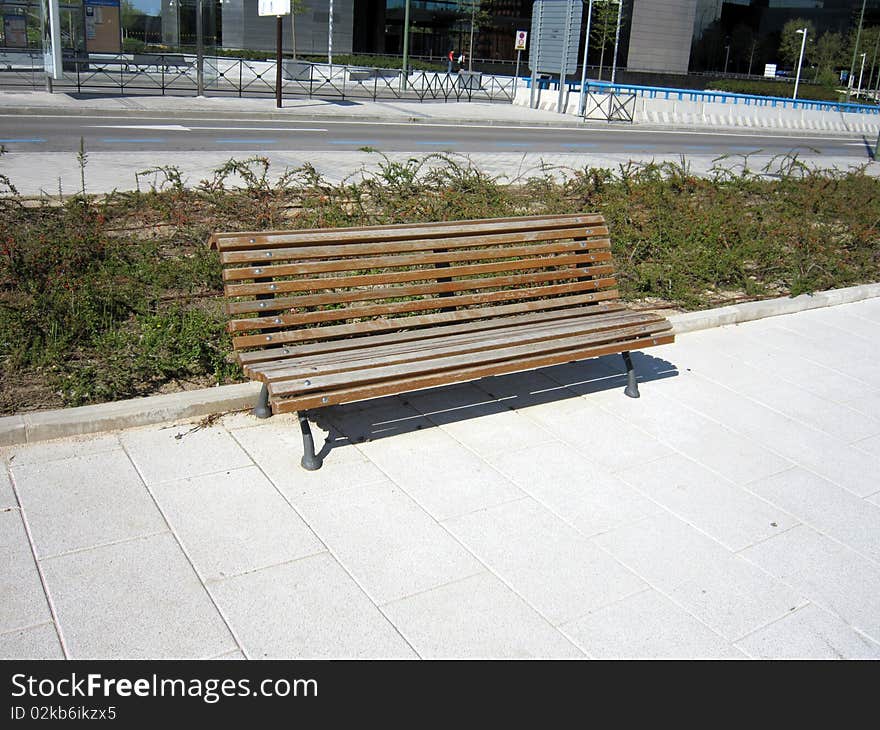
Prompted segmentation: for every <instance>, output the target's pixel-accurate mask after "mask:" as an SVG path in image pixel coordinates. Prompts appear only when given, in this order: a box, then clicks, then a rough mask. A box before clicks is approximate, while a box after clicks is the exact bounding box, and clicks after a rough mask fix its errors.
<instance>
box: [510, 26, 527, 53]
mask: <svg viewBox="0 0 880 730" xmlns="http://www.w3.org/2000/svg"><path fill="white" fill-rule="evenodd" d="M528 37H529V34H528V33H527V32H526V31H524V30H518V31H517V32H516V43H515V44H514V46H513V50H514V51H524V50H526V41H527V40H528Z"/></svg>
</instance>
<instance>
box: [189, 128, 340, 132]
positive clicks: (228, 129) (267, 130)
mask: <svg viewBox="0 0 880 730" xmlns="http://www.w3.org/2000/svg"><path fill="white" fill-rule="evenodd" d="M189 129H191V130H192V129H198V130H202V129H210V130H213V131H215V132H221V131H223V132H327V131H329V130H327V129H316V128H308V129H307V128H305V127H190V128H189Z"/></svg>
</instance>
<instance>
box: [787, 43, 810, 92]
mask: <svg viewBox="0 0 880 730" xmlns="http://www.w3.org/2000/svg"><path fill="white" fill-rule="evenodd" d="M795 33H801V34H802V35H803V36H804V37H803V38H801V55H800V57H799V58H798V69H797V76H796V77H795V80H794V94H792V97H791V98H792V99H795V100H796V99H797V92H798V84H800V82H801V64H803V62H804V48H805V47H806V45H807V29H806V28H798V29H797V30H796V31H795Z"/></svg>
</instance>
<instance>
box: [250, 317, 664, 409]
mask: <svg viewBox="0 0 880 730" xmlns="http://www.w3.org/2000/svg"><path fill="white" fill-rule="evenodd" d="M671 328H672V325H671V324H669V322H666V321H665V320H664V321H663V322H661V324H659V325H657V326H656V327H653V328H652V327H651V326H650V325H639V326H635V327H626V328H623V329H621V328H612V329H610V330H606V331H603V332H596V333H591V334H586V335H573V336H571V337H566V338H564V339H557V340H552V341H542V342H531V343H526V344H522V345H511V346H509V347H498V348H494V349H491V350H484V351H480V352H475V353H467V354H464V355H449V356H446V357H436V358H429V359H426V360H420V361H416V362H405V363H399V364H392V365H379V366H376V367H369V368H363V369H360V370H351V371H347V372H343V373H333V374H327V375H325V374H323V373H315V374H313V375H309V376H308V377H298V378H290V379H281V380H276V379H274V378H273V379H271V380H269V381H268V385H269V393H270V394H271V395H272V396H274V397H279V396H284V395H288V394H292V393H307V392H314V391H326V390H333V389H335V388H342V387H349V386H354V385H358V384H366V383H375V382H378V381H382V380H396V379H399V378H409V377H414V376H418V375H422V374H427V373H432V372H438V371H442V370H451V369H456V368H467V367H474V366H476V365H480V364H487V363H493V362H503V361H505V360H520V359H523V358H530V357H535V356H538V355H540V354H542V353H551V352H557V351H561V350H569V351H570V350H575V349H579V348H584V347H592V346H595V345H600V344H605V343H609V342H615V341H621V340H623V341H626V340H632V339H640V338H645V337H651V336H653V335H654V334H656V333H659V332H662V331H664V330H669V329H671Z"/></svg>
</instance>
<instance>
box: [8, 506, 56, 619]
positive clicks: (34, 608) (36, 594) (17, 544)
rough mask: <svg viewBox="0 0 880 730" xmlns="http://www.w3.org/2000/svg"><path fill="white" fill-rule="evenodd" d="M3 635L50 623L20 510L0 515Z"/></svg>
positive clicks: (47, 606)
mask: <svg viewBox="0 0 880 730" xmlns="http://www.w3.org/2000/svg"><path fill="white" fill-rule="evenodd" d="M0 596H2V597H3V599H2V600H0V631H11V630H12V629H17V628H20V627H22V626H33V625H35V624H39V623H43V622H44V621H47V620H50V619H51V614H50V613H49V604H48V603H47V602H46V595H45V593H43V585H42V583H41V582H40V574H39V572H38V571H37V565H36V563H35V562H34V555H33V552H31V547H30V544H29V543H28V539H27V533H26V532H25V529H24V524H23V523H22V521H21V513H20V512H19V511H18V510H17V509H10V510H5V511H0Z"/></svg>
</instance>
